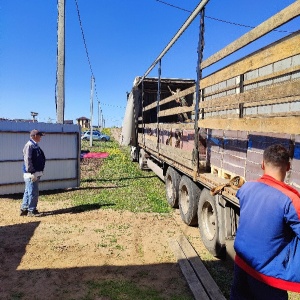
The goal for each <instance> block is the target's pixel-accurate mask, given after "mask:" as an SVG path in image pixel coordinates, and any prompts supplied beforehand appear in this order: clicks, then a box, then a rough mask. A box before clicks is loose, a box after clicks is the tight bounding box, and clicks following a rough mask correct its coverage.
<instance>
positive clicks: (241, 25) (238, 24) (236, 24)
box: [155, 0, 293, 33]
mask: <svg viewBox="0 0 300 300" xmlns="http://www.w3.org/2000/svg"><path fill="white" fill-rule="evenodd" d="M155 1H157V2H160V3H162V4H165V5H168V6H171V7H173V8H176V9H179V10H182V11H185V12H189V13H192V11H190V10H188V9H185V8H182V7H179V6H176V5H173V4H170V3H168V2H165V1H162V0H155ZM205 18H207V19H211V20H215V21H218V22H222V23H227V24H231V25H235V26H240V27H247V28H255V26H250V25H245V24H240V23H235V22H231V21H226V20H222V19H218V18H214V17H209V16H205ZM273 31H277V32H284V33H293V32H292V31H287V30H277V29H274V30H273Z"/></svg>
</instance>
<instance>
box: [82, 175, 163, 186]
mask: <svg viewBox="0 0 300 300" xmlns="http://www.w3.org/2000/svg"><path fill="white" fill-rule="evenodd" d="M154 177H155V178H157V176H156V175H151V176H135V177H123V178H110V179H101V178H99V179H98V178H97V179H95V178H91V179H82V180H81V182H95V181H97V182H109V181H123V180H136V179H143V178H154ZM118 187H119V186H118Z"/></svg>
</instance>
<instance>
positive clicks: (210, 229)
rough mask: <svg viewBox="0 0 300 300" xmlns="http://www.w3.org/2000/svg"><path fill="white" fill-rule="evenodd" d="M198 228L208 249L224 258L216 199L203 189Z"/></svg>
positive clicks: (199, 206) (199, 205)
mask: <svg viewBox="0 0 300 300" xmlns="http://www.w3.org/2000/svg"><path fill="white" fill-rule="evenodd" d="M198 227H199V231H200V236H201V239H202V242H203V244H204V246H205V247H206V249H207V250H208V251H209V252H210V253H211V254H212V255H214V256H216V257H220V258H221V257H223V255H224V253H225V247H223V246H222V245H221V243H220V242H219V224H218V215H217V208H216V202H215V197H214V196H212V195H211V194H210V192H209V190H208V189H206V188H205V189H203V191H202V193H201V195H200V198H199V204H198Z"/></svg>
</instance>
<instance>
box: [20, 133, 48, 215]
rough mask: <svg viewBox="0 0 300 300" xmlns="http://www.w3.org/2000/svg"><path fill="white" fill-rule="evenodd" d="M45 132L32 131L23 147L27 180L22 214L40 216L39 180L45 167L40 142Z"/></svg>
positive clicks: (25, 178)
mask: <svg viewBox="0 0 300 300" xmlns="http://www.w3.org/2000/svg"><path fill="white" fill-rule="evenodd" d="M43 135H44V133H42V132H40V131H39V130H36V129H34V130H32V131H31V132H30V140H29V141H28V142H27V143H26V144H25V146H24V149H23V157H24V164H23V173H24V175H23V177H24V181H25V192H24V196H23V201H22V204H21V211H20V215H21V216H26V215H27V216H29V217H33V216H39V215H40V214H39V212H38V210H37V204H38V198H39V181H40V178H41V176H42V175H43V171H44V167H45V161H46V159H45V155H44V152H43V150H42V149H41V148H40V147H39V145H38V143H39V142H40V141H41V137H42V136H43Z"/></svg>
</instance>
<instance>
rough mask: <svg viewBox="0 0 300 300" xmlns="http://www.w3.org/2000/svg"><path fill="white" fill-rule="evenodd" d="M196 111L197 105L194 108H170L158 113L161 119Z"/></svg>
mask: <svg viewBox="0 0 300 300" xmlns="http://www.w3.org/2000/svg"><path fill="white" fill-rule="evenodd" d="M194 110H195V105H192V106H179V107H174V108H169V109H166V110H161V111H160V112H159V113H158V116H159V117H165V116H172V115H178V114H180V113H184V112H190V111H194Z"/></svg>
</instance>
